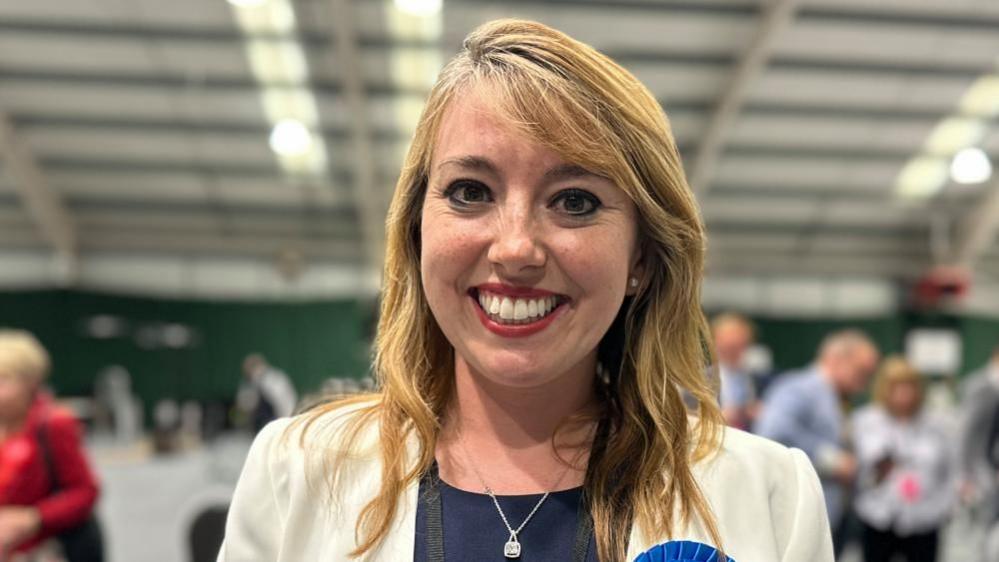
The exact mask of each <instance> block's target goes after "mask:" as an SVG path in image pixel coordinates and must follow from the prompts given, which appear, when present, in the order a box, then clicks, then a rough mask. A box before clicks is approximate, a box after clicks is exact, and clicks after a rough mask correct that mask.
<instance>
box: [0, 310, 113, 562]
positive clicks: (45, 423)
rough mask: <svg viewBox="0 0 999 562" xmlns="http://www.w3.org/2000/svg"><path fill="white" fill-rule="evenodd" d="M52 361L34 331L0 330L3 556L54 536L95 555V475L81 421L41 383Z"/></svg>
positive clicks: (71, 553)
mask: <svg viewBox="0 0 999 562" xmlns="http://www.w3.org/2000/svg"><path fill="white" fill-rule="evenodd" d="M49 368H50V360H49V356H48V353H47V352H46V351H45V349H44V348H43V347H42V345H41V344H40V343H39V342H38V340H37V339H35V337H34V336H32V335H31V334H29V333H28V332H24V331H18V330H0V548H2V551H0V560H3V561H4V562H6V561H7V560H17V559H18V557H19V556H21V555H24V554H25V553H29V552H31V551H33V550H35V549H36V548H37V547H39V546H40V545H42V544H43V542H44V541H46V539H49V538H51V537H56V538H58V539H59V542H60V544H61V545H62V548H63V551H64V554H65V557H66V558H67V560H69V561H70V562H84V561H86V562H99V561H100V560H103V544H102V540H101V534H100V529H99V528H98V526H97V522H96V519H95V518H94V517H93V511H94V504H95V503H96V501H97V495H98V486H97V480H96V478H95V477H94V474H93V471H92V470H91V468H90V464H89V463H88V462H87V458H86V455H85V453H84V450H83V444H82V443H81V427H80V424H79V423H78V422H77V420H76V418H74V417H73V415H72V414H71V413H69V412H67V411H65V410H63V409H61V408H59V407H57V406H56V405H55V404H54V403H53V398H52V396H51V395H50V394H49V393H48V392H47V391H45V390H43V388H42V384H43V382H44V380H45V378H46V376H47V375H48V372H49Z"/></svg>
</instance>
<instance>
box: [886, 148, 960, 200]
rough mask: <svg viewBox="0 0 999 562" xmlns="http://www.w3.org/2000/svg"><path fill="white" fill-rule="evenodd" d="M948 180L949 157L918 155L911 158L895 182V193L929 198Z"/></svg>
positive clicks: (908, 197) (904, 196)
mask: <svg viewBox="0 0 999 562" xmlns="http://www.w3.org/2000/svg"><path fill="white" fill-rule="evenodd" d="M946 181H947V159H946V158H938V157H934V156H918V157H916V158H913V159H911V160H909V162H907V163H906V165H905V166H904V167H903V168H902V172H901V173H900V174H899V175H898V179H897V180H896V182H895V193H896V194H898V195H899V196H900V197H903V198H906V199H927V198H929V197H932V196H933V195H935V194H936V193H937V192H938V191H940V186H942V185H943V184H944V183H945V182H946Z"/></svg>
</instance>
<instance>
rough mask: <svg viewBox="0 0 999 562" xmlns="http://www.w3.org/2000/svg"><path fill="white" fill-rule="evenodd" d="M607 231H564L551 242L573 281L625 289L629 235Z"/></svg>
mask: <svg viewBox="0 0 999 562" xmlns="http://www.w3.org/2000/svg"><path fill="white" fill-rule="evenodd" d="M608 230H609V231H603V232H593V233H585V234H576V233H574V232H573V231H569V232H567V233H566V234H565V235H564V236H560V237H557V238H556V239H555V240H554V242H553V245H552V251H553V253H554V254H555V255H556V256H557V257H558V261H559V264H560V265H561V266H562V268H563V269H565V270H566V272H567V273H568V274H569V275H570V276H571V277H572V278H573V279H575V280H576V281H577V283H578V284H579V285H581V286H583V287H584V288H586V289H589V290H607V289H611V290H615V291H620V292H621V294H622V298H623V295H624V291H625V289H626V284H627V278H628V274H629V269H630V264H631V256H632V255H633V253H634V241H633V237H631V236H629V233H628V232H619V231H615V230H611V229H608Z"/></svg>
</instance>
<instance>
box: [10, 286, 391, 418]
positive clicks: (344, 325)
mask: <svg viewBox="0 0 999 562" xmlns="http://www.w3.org/2000/svg"><path fill="white" fill-rule="evenodd" d="M371 310H373V303H361V302H356V301H347V300H345V301H333V302H330V301H323V302H303V303H279V304H277V303H275V304H271V303H239V302H205V301H182V300H165V299H153V298H135V297H122V296H111V295H104V294H99V293H90V292H79V291H27V292H14V293H0V326H7V327H17V328H24V329H27V330H30V331H32V332H34V333H35V334H36V335H37V336H38V338H39V339H40V340H41V341H42V343H43V344H44V345H45V346H46V347H47V348H48V349H49V351H50V353H51V354H52V357H53V373H52V377H51V380H50V383H51V385H52V386H53V388H54V389H55V390H56V391H57V392H58V393H60V394H64V395H75V394H89V393H90V392H91V389H92V384H93V380H94V377H95V375H96V374H97V373H98V372H99V371H100V370H101V369H103V368H104V367H107V366H109V365H114V364H118V365H122V366H124V367H125V368H127V369H128V370H129V372H130V373H131V374H132V379H133V386H134V389H135V392H136V393H137V394H138V395H139V396H140V397H141V398H142V399H143V400H144V401H146V403H147V405H148V404H151V403H152V402H153V401H155V399H157V398H160V397H174V398H177V399H182V400H183V399H189V398H193V399H231V398H232V396H233V394H234V393H235V390H236V387H237V385H238V383H239V380H240V366H241V362H242V359H243V357H244V356H245V355H246V354H247V353H250V352H253V351H257V352H260V353H263V354H264V355H265V356H266V357H267V358H268V360H270V362H271V363H272V364H274V365H276V366H278V367H280V368H282V369H283V370H285V371H286V372H287V373H288V374H289V375H290V376H291V377H292V379H293V381H294V383H295V386H296V387H297V388H298V391H299V393H300V394H301V393H306V392H310V391H313V390H315V389H316V388H317V387H318V386H319V384H320V383H321V382H322V381H323V380H324V379H326V378H328V377H332V376H340V377H344V376H352V377H360V376H363V375H365V374H366V373H367V371H368V363H369V362H368V355H369V346H368V337H367V334H366V333H364V332H365V331H366V329H367V326H368V325H369V324H370V322H371V320H370V318H371V312H370V311H371ZM100 314H111V315H115V316H118V317H121V318H123V319H125V320H127V321H128V323H129V325H130V326H131V330H130V331H131V332H134V331H135V329H136V328H138V327H141V326H148V325H150V324H152V323H162V322H169V323H180V324H184V325H187V326H190V327H191V328H193V329H194V331H195V333H196V334H197V339H196V344H195V345H194V346H192V347H190V348H188V349H166V348H162V347H161V348H158V349H152V350H149V349H143V348H141V347H140V346H139V345H138V344H137V343H136V341H135V339H134V338H132V337H127V336H126V337H121V338H114V339H109V340H98V339H93V338H91V337H88V336H87V335H86V333H85V331H84V329H83V323H84V321H85V319H87V318H90V317H93V316H95V315H100Z"/></svg>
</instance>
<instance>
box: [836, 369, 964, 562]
mask: <svg viewBox="0 0 999 562" xmlns="http://www.w3.org/2000/svg"><path fill="white" fill-rule="evenodd" d="M922 404H923V380H922V377H921V376H920V375H919V373H918V372H917V371H916V370H915V369H913V368H912V366H911V365H909V363H908V362H906V360H905V359H902V358H901V357H890V358H888V359H885V361H884V363H883V364H882V366H881V369H880V371H879V372H878V375H877V377H876V378H875V383H874V402H873V403H872V404H870V405H868V406H865V407H864V408H862V409H860V410H858V411H857V412H856V413H855V414H854V416H853V420H852V422H851V427H852V428H853V441H854V446H855V447H856V449H857V462H858V493H857V497H856V500H855V508H856V512H857V516H858V518H859V519H860V520H861V522H862V523H863V526H864V530H863V535H862V540H863V547H864V559H865V560H867V561H868V562H880V561H882V560H891V559H892V558H893V557H894V556H895V555H901V556H903V557H904V559H905V560H906V561H907V562H934V561H935V560H936V559H937V551H938V543H939V537H940V529H941V527H943V525H944V524H945V523H946V522H947V520H948V518H949V516H950V514H951V511H952V510H953V508H954V502H955V500H956V497H957V496H956V484H955V467H954V462H955V460H956V457H955V454H954V447H953V445H952V443H953V436H951V435H949V434H948V432H947V431H946V424H945V423H944V422H943V420H940V419H937V418H935V417H933V416H931V415H930V414H927V413H925V412H923V406H922Z"/></svg>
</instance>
